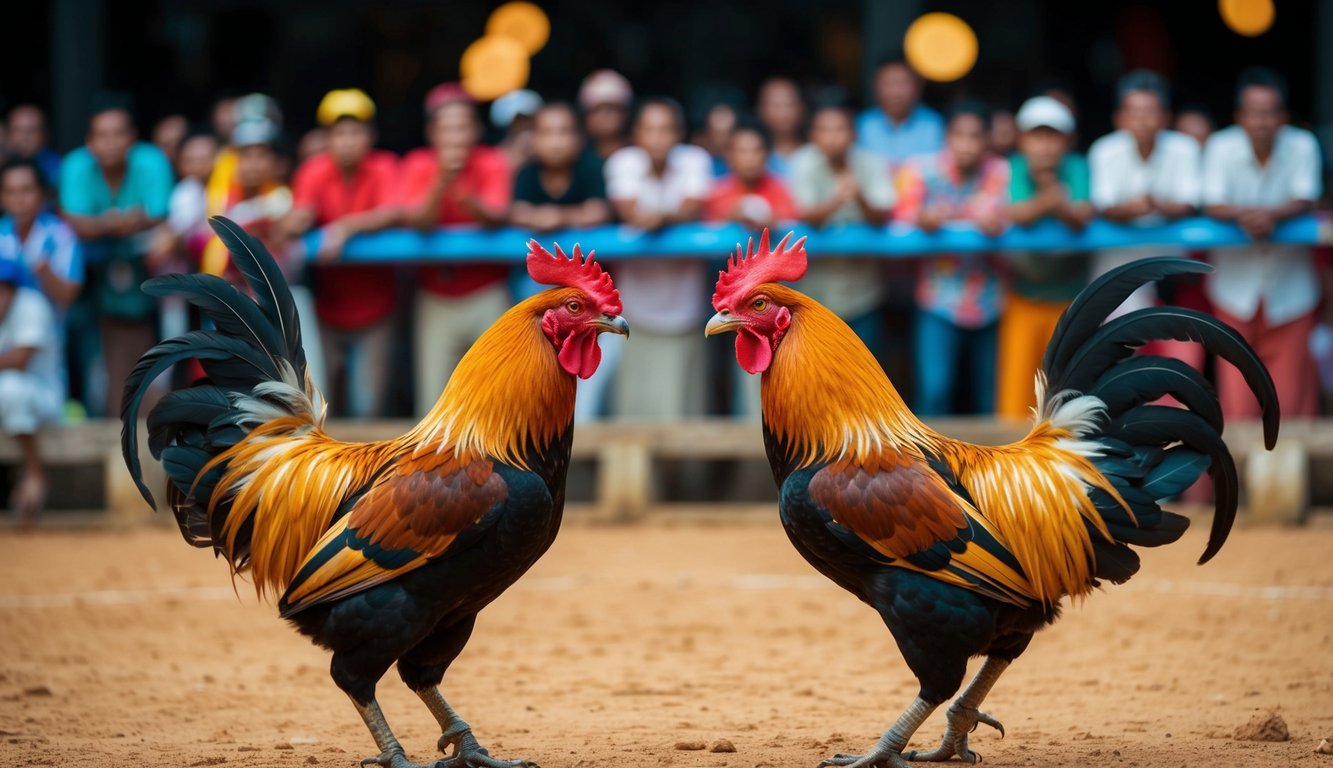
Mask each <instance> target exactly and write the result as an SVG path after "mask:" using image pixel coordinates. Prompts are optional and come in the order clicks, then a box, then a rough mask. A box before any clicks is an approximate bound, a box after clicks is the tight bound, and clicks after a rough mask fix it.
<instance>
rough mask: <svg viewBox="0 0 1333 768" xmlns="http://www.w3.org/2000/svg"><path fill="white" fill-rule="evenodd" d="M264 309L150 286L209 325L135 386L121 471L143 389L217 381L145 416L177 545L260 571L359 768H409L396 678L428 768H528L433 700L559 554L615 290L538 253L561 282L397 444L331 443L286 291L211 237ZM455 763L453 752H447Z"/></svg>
mask: <svg viewBox="0 0 1333 768" xmlns="http://www.w3.org/2000/svg"><path fill="white" fill-rule="evenodd" d="M210 224H211V225H212V227H213V229H214V231H215V232H217V234H218V236H219V237H220V238H221V239H222V242H223V243H225V244H226V246H227V248H228V250H230V252H231V256H232V260H233V263H235V265H236V266H237V268H238V270H239V271H240V273H241V274H242V275H243V277H244V278H245V281H246V284H247V285H248V286H249V288H250V290H251V291H252V292H253V294H254V299H253V300H252V299H251V298H250V297H248V296H246V295H244V294H243V293H241V292H240V291H239V290H237V289H236V288H234V287H233V286H232V285H231V284H229V283H227V282H226V281H225V280H223V279H222V278H220V277H215V276H212V275H167V276H163V277H158V278H154V279H152V280H149V281H148V282H147V283H145V285H144V290H145V291H147V292H148V293H150V294H153V295H157V296H167V295H180V296H183V297H185V298H186V299H187V300H189V301H190V302H192V303H194V304H195V305H196V306H198V307H199V309H200V310H201V311H202V312H203V314H204V316H205V317H207V318H208V319H209V320H210V321H211V323H212V325H213V327H214V329H213V330H204V331H195V332H192V333H187V334H185V335H184V336H180V337H178V338H174V339H171V340H168V341H165V342H163V343H161V344H159V345H157V346H156V347H154V348H153V349H152V350H150V351H149V352H148V353H147V354H145V355H144V356H143V358H142V359H141V360H140V361H139V364H138V366H137V367H136V368H135V370H134V373H133V375H132V376H131V377H130V379H129V381H128V382H127V383H126V386H125V399H124V404H123V409H122V418H123V420H124V431H123V433H122V447H123V450H124V456H125V462H126V464H127V466H128V467H129V471H130V474H131V475H132V476H133V477H134V481H135V483H136V484H137V485H138V487H139V490H140V492H141V493H142V494H143V497H144V499H145V500H147V501H148V503H149V504H152V503H153V497H152V494H151V493H150V492H149V490H148V488H147V486H146V485H145V483H144V480H143V475H142V471H141V467H140V464H139V452H138V445H137V440H138V438H137V428H136V426H137V417H138V414H139V406H140V403H141V401H142V400H143V397H144V393H145V391H146V390H147V388H148V387H149V385H150V384H151V383H152V381H153V380H154V379H155V378H156V377H157V375H158V374H160V373H161V372H163V371H165V370H167V369H168V368H169V367H170V366H172V365H173V364H175V363H177V362H180V361H184V360H190V359H197V360H199V361H200V363H201V364H202V366H203V370H204V373H205V374H206V378H205V379H204V380H203V381H202V382H200V383H198V384H196V385H195V386H192V387H189V388H187V389H181V390H178V391H175V392H172V393H170V394H168V395H167V396H166V397H164V398H163V399H162V401H161V402H160V403H159V404H158V405H157V407H155V408H154V409H153V410H152V411H151V412H150V413H149V414H148V447H149V450H150V452H151V453H152V455H153V457H154V458H157V459H160V460H161V461H162V463H163V465H164V467H165V470H166V473H167V476H168V479H169V483H168V489H167V493H168V497H169V501H170V503H171V507H172V509H173V510H174V512H175V515H176V520H177V522H178V523H179V525H180V529H181V533H182V534H183V535H184V536H185V539H186V541H188V542H189V543H190V544H193V545H194V546H196V547H211V548H212V549H213V550H214V552H215V553H217V554H219V555H221V556H223V557H225V558H226V559H227V562H228V563H229V564H230V566H231V569H232V574H233V578H235V575H236V574H238V573H241V572H245V571H248V572H249V574H250V575H251V577H252V578H253V581H254V585H255V589H256V591H257V592H258V593H259V595H260V596H261V598H262V597H263V596H265V595H267V594H271V595H279V596H280V599H279V601H278V609H279V611H280V614H281V616H282V617H283V618H285V619H287V620H288V621H290V622H291V623H292V624H293V625H295V627H296V629H297V630H299V631H300V632H301V633H303V634H305V635H307V636H309V637H310V638H311V639H312V640H314V642H315V643H317V644H319V645H321V646H323V647H325V648H327V649H328V650H330V651H332V655H333V658H332V664H331V673H332V676H333V681H334V682H335V683H336V684H337V685H338V687H339V688H341V689H342V690H343V691H344V692H345V693H346V694H347V695H348V696H349V697H350V698H351V699H352V703H353V704H354V705H355V707H356V709H357V712H358V713H360V715H361V717H362V719H363V720H365V723H366V726H367V727H368V728H369V729H370V733H371V735H372V736H373V737H374V739H375V743H376V745H377V747H378V748H379V750H380V754H379V755H378V756H377V757H372V758H367V759H366V760H365V761H363V763H362V764H363V765H367V764H378V765H381V766H384V767H385V768H412V766H413V765H414V764H413V763H411V762H409V761H408V759H407V757H406V755H405V753H404V750H403V747H402V745H401V744H400V743H399V742H398V740H397V739H396V738H395V737H394V734H393V732H392V731H391V730H390V728H389V725H388V723H387V722H385V719H384V715H383V713H382V712H381V711H380V707H379V705H378V704H377V703H376V701H375V686H376V684H377V682H378V681H379V679H380V678H381V677H382V676H383V675H384V673H385V671H387V670H388V668H389V667H390V666H391V665H392V664H393V663H394V662H395V661H396V662H397V664H398V673H399V675H400V676H401V677H402V679H403V682H404V683H406V684H407V686H408V687H409V688H411V689H412V690H413V691H414V692H415V693H416V694H417V695H418V696H419V697H420V698H421V700H422V701H423V702H424V703H425V705H426V707H427V708H428V709H429V710H430V712H431V714H432V715H434V717H435V719H436V720H438V721H439V724H440V729H441V731H442V735H441V736H440V739H439V744H438V746H439V749H440V750H441V751H442V752H445V753H446V755H447V759H445V760H442V761H439V762H436V763H434V764H433V765H435V766H437V768H446V767H447V768H516V767H518V766H527V765H529V763H528V762H527V761H525V760H513V761H508V760H497V759H495V758H492V757H491V756H490V755H489V753H488V752H487V751H486V750H485V749H484V748H482V747H481V746H480V745H479V744H478V743H477V740H476V738H475V737H474V736H473V734H472V730H471V728H470V727H469V726H468V724H467V723H466V722H465V721H464V720H463V719H462V718H461V717H459V715H458V714H457V713H456V712H455V711H454V710H453V708H452V707H450V706H449V704H448V703H447V702H446V701H445V698H444V696H443V695H442V694H441V693H440V689H439V685H440V681H441V680H442V678H443V676H444V672H445V670H446V669H447V668H448V667H449V665H450V663H451V662H452V661H453V660H454V659H455V658H456V657H457V656H458V654H459V653H460V652H461V651H462V650H463V647H464V646H465V645H466V644H467V641H468V638H469V636H470V635H471V634H472V628H473V624H474V622H475V621H476V617H477V613H478V611H480V610H481V609H482V608H484V607H486V605H488V604H489V603H490V602H491V601H493V600H494V599H495V598H496V597H498V596H499V595H500V594H501V593H502V592H504V591H505V589H507V588H508V587H509V586H510V585H511V584H513V583H514V581H515V580H517V579H518V578H519V576H521V575H522V574H523V573H524V572H525V571H527V570H528V568H530V567H531V566H532V564H533V563H534V562H536V560H537V559H538V558H539V557H541V555H542V554H543V553H544V552H545V551H546V550H547V548H548V547H550V545H551V543H552V541H553V540H554V538H555V535H556V531H557V529H558V528H559V526H560V519H561V514H562V511H563V509H564V501H565V474H566V470H567V469H568V466H569V450H570V440H571V438H572V434H573V431H572V430H573V414H574V390H575V377H580V378H587V377H589V376H591V375H592V374H593V372H594V371H595V370H596V369H597V365H598V363H599V361H600V360H601V350H600V347H599V346H598V339H597V337H598V335H599V334H601V333H603V332H610V333H617V334H622V335H626V336H628V335H629V327H628V325H627V324H626V323H625V321H624V320H623V319H622V318H621V317H620V316H619V315H620V312H621V304H620V296H619V294H618V293H617V292H616V289H615V286H614V285H613V284H612V282H611V278H610V276H609V275H607V274H605V273H604V272H603V271H602V269H601V267H600V266H599V265H598V264H597V263H596V262H595V261H594V260H593V254H592V253H589V254H588V255H587V257H586V258H584V257H583V254H582V252H581V251H580V249H579V248H578V247H577V246H575V248H574V252H573V257H572V258H569V257H567V256H566V255H565V254H564V252H563V251H561V250H560V248H559V247H558V246H557V247H556V252H555V254H554V255H553V254H551V253H549V252H548V251H546V250H545V249H543V248H542V247H541V246H540V245H538V244H537V243H536V241H532V242H530V243H529V251H528V255H527V266H528V272H529V274H531V275H532V277H533V278H534V279H535V280H536V281H537V282H539V283H542V284H545V285H551V286H555V288H553V289H551V290H547V291H544V292H542V293H539V294H537V295H536V296H533V297H532V298H530V299H528V300H526V301H524V302H522V303H520V304H518V305H517V306H515V307H513V308H512V309H510V310H509V311H508V312H506V313H505V314H504V315H502V316H501V317H500V318H499V319H498V320H496V322H495V324H494V325H492V326H491V327H490V329H489V330H487V331H486V332H485V333H484V334H482V336H481V337H480V338H479V339H478V340H477V342H476V343H475V344H474V345H473V346H472V349H471V350H469V351H468V353H467V354H466V355H465V356H464V357H463V359H462V360H461V362H459V364H458V367H457V369H456V370H455V371H454V373H453V376H452V377H451V378H450V379H449V382H448V384H447V385H446V386H445V388H444V392H443V394H441V395H440V398H439V401H438V402H437V403H436V404H435V407H434V408H433V409H432V410H431V411H430V413H429V414H428V415H427V416H426V418H425V419H424V420H423V421H421V423H419V424H417V425H416V426H415V427H414V428H413V429H412V430H411V431H410V432H408V433H407V434H405V435H403V436H402V437H399V438H397V439H395V440H388V441H384V442H376V443H347V442H341V441H338V440H335V439H333V438H331V437H329V436H328V435H327V434H325V432H324V431H323V429H322V426H321V425H322V422H323V406H322V400H321V398H320V395H319V393H318V392H316V391H315V389H314V387H313V386H312V385H311V382H310V378H309V376H307V374H306V364H305V354H304V352H303V351H302V348H301V333H300V326H299V324H298V318H297V315H296V309H295V307H294V305H293V304H292V297H291V293H290V291H289V290H288V287H287V284H286V282H285V281H284V280H283V278H282V275H281V273H280V272H279V271H278V268H277V265H276V264H275V263H274V261H273V258H272V257H271V256H270V255H269V254H268V252H267V251H265V250H264V248H263V246H262V245H260V244H259V243H258V242H257V241H256V240H255V239H254V238H252V237H251V236H250V235H248V234H247V233H246V232H245V231H243V230H241V229H240V228H239V227H237V226H236V225H235V224H233V223H232V222H230V221H228V220H226V219H223V218H214V219H212V220H211V221H210ZM450 747H452V752H451V753H450V752H449V748H450Z"/></svg>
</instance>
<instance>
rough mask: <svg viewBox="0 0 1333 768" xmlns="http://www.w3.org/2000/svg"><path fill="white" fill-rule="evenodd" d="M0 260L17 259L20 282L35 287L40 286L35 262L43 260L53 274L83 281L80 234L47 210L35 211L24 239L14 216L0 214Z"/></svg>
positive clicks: (74, 280) (13, 260) (78, 281)
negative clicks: (15, 223)
mask: <svg viewBox="0 0 1333 768" xmlns="http://www.w3.org/2000/svg"><path fill="white" fill-rule="evenodd" d="M0 261H12V262H15V263H17V264H18V265H19V273H20V275H21V277H20V280H21V282H20V285H23V286H24V287H27V288H34V289H36V290H38V291H40V290H41V289H42V286H41V283H40V282H38V280H37V271H36V266H37V265H38V264H40V263H42V262H46V263H47V264H49V265H51V272H52V273H54V274H55V276H56V277H59V278H62V279H64V280H71V281H73V282H76V283H82V282H83V247H82V245H80V243H79V238H78V237H77V236H76V235H75V234H74V230H72V229H70V226H69V224H66V223H65V221H64V220H63V219H61V218H60V217H59V216H57V215H55V214H54V213H51V212H50V211H42V212H41V213H39V214H37V218H36V220H34V221H33V223H32V229H31V230H30V231H29V232H28V239H27V240H20V239H19V233H18V231H17V229H16V228H15V226H14V217H13V216H4V217H0ZM47 298H48V299H49V298H51V297H49V296H48V297H47ZM53 303H54V302H53Z"/></svg>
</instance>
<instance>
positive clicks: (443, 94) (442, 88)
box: [426, 83, 477, 115]
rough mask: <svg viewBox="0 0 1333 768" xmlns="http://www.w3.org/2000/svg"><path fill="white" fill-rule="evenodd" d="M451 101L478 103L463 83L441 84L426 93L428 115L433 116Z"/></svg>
mask: <svg viewBox="0 0 1333 768" xmlns="http://www.w3.org/2000/svg"><path fill="white" fill-rule="evenodd" d="M451 101H465V102H467V103H468V104H476V103H477V100H476V99H474V98H472V94H470V93H468V92H467V90H466V89H465V88H463V85H462V84H461V83H440V84H439V85H437V86H435V87H434V88H432V89H430V90H429V91H428V92H427V93H426V114H428V115H429V114H432V113H433V112H435V110H437V109H439V108H440V107H442V106H444V105H445V104H448V103H449V102H451Z"/></svg>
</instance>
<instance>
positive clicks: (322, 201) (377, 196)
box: [292, 149, 398, 331]
mask: <svg viewBox="0 0 1333 768" xmlns="http://www.w3.org/2000/svg"><path fill="white" fill-rule="evenodd" d="M397 172H398V158H396V157H394V155H393V153H392V152H385V151H383V150H378V149H374V150H371V151H370V153H369V154H367V155H366V157H365V159H363V160H362V161H361V165H360V167H358V168H357V169H356V173H355V174H354V175H353V176H352V177H351V178H350V179H349V178H347V177H346V176H343V174H342V171H341V170H340V169H339V168H338V165H337V163H335V162H334V161H333V158H332V157H331V156H330V155H329V154H328V153H327V152H321V153H319V154H318V155H314V156H313V157H311V158H310V159H309V160H306V161H305V162H304V163H302V164H301V167H300V168H298V169H297V171H296V176H295V178H294V179H293V181H292V196H293V207H295V208H304V209H308V210H310V211H313V212H314V214H315V225H316V226H321V227H322V226H324V225H326V224H328V223H330V222H333V221H336V220H338V219H340V218H342V217H343V216H348V215H351V214H354V213H365V212H366V211H371V210H374V209H376V208H379V207H380V206H383V205H388V204H391V203H392V202H393V193H394V185H395V183H396V181H395V177H396V175H397ZM312 274H313V277H314V282H315V314H316V315H318V316H319V319H320V320H322V321H323V322H325V323H328V324H329V325H330V326H333V327H334V328H338V329H340V330H345V331H354V330H360V329H362V328H368V327H370V326H372V325H375V324H376V323H379V322H380V321H382V320H384V319H385V318H386V317H388V316H389V315H390V314H391V313H392V312H393V305H394V299H395V297H396V294H397V291H396V289H395V286H394V271H393V268H392V267H373V266H362V265H352V264H335V265H319V266H316V267H315V268H314V269H313V270H312Z"/></svg>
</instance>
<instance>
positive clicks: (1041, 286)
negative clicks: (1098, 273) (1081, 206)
mask: <svg viewBox="0 0 1333 768" xmlns="http://www.w3.org/2000/svg"><path fill="white" fill-rule="evenodd" d="M1009 169H1010V170H1009V200H1010V202H1013V203H1021V202H1023V201H1025V200H1031V199H1032V198H1033V197H1035V196H1036V194H1037V185H1036V183H1034V182H1033V180H1032V174H1031V173H1030V172H1029V171H1028V159H1027V158H1026V157H1024V156H1023V155H1022V154H1021V153H1015V154H1014V155H1013V156H1012V157H1010V158H1009ZM1055 174H1056V177H1057V178H1059V179H1060V182H1061V183H1063V184H1064V185H1065V189H1067V190H1068V191H1069V199H1070V200H1071V201H1072V202H1076V203H1082V202H1087V201H1088V200H1089V198H1090V187H1091V185H1090V184H1089V181H1088V178H1089V177H1088V161H1087V159H1086V158H1084V157H1083V155H1080V154H1077V153H1075V152H1066V153H1065V156H1064V157H1063V158H1061V159H1060V165H1059V167H1057V168H1056V170H1055ZM1009 260H1010V266H1011V272H1012V275H1013V280H1012V281H1011V283H1010V287H1011V288H1012V290H1013V291H1014V293H1017V294H1018V295H1019V296H1022V297H1023V298H1025V299H1034V300H1037V301H1072V300H1073V298H1074V297H1075V296H1077V295H1078V292H1079V291H1081V290H1083V288H1084V286H1086V285H1087V284H1088V257H1087V254H1085V253H1079V252H1069V251H1065V252H1053V253H1030V252H1023V251H1019V252H1014V253H1011V254H1009Z"/></svg>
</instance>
